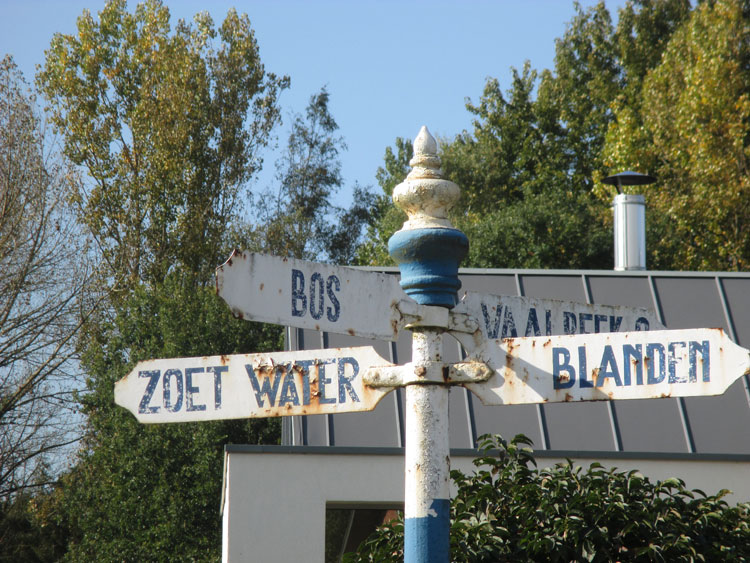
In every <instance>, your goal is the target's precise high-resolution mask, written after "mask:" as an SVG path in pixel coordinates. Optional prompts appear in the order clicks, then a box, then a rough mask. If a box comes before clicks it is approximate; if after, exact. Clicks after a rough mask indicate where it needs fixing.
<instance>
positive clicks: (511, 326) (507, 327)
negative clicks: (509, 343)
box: [500, 307, 518, 338]
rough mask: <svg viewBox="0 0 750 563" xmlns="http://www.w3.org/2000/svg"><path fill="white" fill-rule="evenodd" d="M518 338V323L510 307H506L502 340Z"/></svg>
mask: <svg viewBox="0 0 750 563" xmlns="http://www.w3.org/2000/svg"><path fill="white" fill-rule="evenodd" d="M509 336H510V337H511V338H516V337H517V336H518V331H517V330H516V322H515V321H514V320H513V313H512V312H511V310H510V308H509V307H505V310H504V311H503V333H502V335H501V336H500V337H501V338H508V337H509Z"/></svg>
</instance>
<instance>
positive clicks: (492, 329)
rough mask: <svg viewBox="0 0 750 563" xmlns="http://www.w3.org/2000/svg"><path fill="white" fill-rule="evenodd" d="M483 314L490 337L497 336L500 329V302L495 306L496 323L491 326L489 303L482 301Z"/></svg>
mask: <svg viewBox="0 0 750 563" xmlns="http://www.w3.org/2000/svg"><path fill="white" fill-rule="evenodd" d="M482 315H484V326H485V328H486V329H487V337H488V338H497V333H498V332H499V331H500V303H498V304H497V307H496V308H495V324H494V325H492V326H490V313H489V311H487V305H485V304H484V303H482Z"/></svg>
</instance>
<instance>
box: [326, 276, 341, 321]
mask: <svg viewBox="0 0 750 563" xmlns="http://www.w3.org/2000/svg"><path fill="white" fill-rule="evenodd" d="M334 284H335V285H334ZM334 287H335V288H336V289H335V291H341V282H340V281H339V279H338V278H337V277H336V276H328V280H327V281H326V292H327V293H328V299H330V301H331V305H333V309H331V307H328V309H327V312H326V317H328V320H329V321H331V322H332V323H335V322H336V321H337V320H339V314H341V304H340V303H339V300H338V298H337V297H336V294H335V293H334Z"/></svg>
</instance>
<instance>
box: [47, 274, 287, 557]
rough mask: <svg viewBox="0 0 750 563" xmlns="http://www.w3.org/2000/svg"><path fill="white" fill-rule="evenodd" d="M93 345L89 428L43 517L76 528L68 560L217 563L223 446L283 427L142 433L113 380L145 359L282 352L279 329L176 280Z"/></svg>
mask: <svg viewBox="0 0 750 563" xmlns="http://www.w3.org/2000/svg"><path fill="white" fill-rule="evenodd" d="M186 280H187V281H186ZM91 338H92V340H93V341H92V342H91V344H90V345H89V347H88V348H87V352H86V356H85V357H84V363H85V365H86V368H87V374H88V378H89V379H88V385H89V389H90V392H89V393H87V394H86V395H84V396H82V398H81V400H82V404H83V412H84V414H85V415H86V416H87V420H88V428H89V432H88V433H87V434H86V436H85V438H84V449H83V450H82V452H81V454H80V459H79V461H78V463H77V464H76V466H75V467H74V468H73V469H72V470H71V471H70V472H69V473H68V474H67V475H65V476H64V477H63V479H62V480H61V482H60V483H59V485H58V487H57V488H56V490H55V491H54V493H53V494H52V495H50V496H49V497H48V498H47V499H45V500H44V502H41V503H40V504H41V506H40V508H39V513H38V515H37V516H38V518H39V520H40V521H41V522H42V524H44V525H48V524H49V525H58V526H61V527H63V528H65V529H67V530H69V534H70V537H69V538H68V553H67V558H68V559H69V560H71V561H111V560H127V561H137V560H172V559H174V558H179V559H185V560H207V561H208V560H218V557H219V555H218V554H219V552H220V545H221V526H220V525H219V522H220V521H221V516H220V512H219V510H220V502H219V501H220V499H221V484H222V467H223V447H224V444H226V443H232V442H234V443H277V442H278V440H279V438H280V425H279V423H278V420H275V419H269V420H260V421H220V422H213V423H189V424H167V425H164V424H160V425H149V426H144V425H142V424H140V423H138V422H137V421H136V420H135V418H134V417H133V416H132V415H131V414H130V413H128V412H127V411H125V410H124V409H122V408H121V407H119V406H117V405H115V403H114V396H113V391H114V383H115V381H117V380H118V379H120V378H122V377H124V376H125V375H127V373H128V372H129V371H130V370H131V369H132V367H133V365H134V363H135V362H137V361H140V360H145V359H151V358H155V357H186V356H201V355H215V354H231V353H240V352H242V353H244V352H248V351H264V350H273V349H278V348H279V346H280V345H281V342H280V341H279V340H280V331H279V330H278V329H275V328H273V327H267V326H265V325H259V324H256V323H249V322H247V321H242V320H238V319H234V318H232V316H231V314H230V313H229V310H228V308H227V307H226V305H225V304H224V303H223V302H222V301H221V300H220V299H219V298H218V297H217V296H216V295H215V294H214V292H213V291H212V290H211V289H207V288H200V289H197V290H196V288H195V287H194V286H193V284H192V283H191V282H190V276H185V277H182V276H179V275H178V274H176V273H175V274H170V275H169V276H168V278H167V280H165V283H164V285H163V286H160V287H159V288H158V289H153V288H147V287H145V286H144V285H139V286H138V287H136V288H135V291H134V293H133V296H132V297H131V298H130V299H128V300H127V302H126V303H125V304H124V305H123V307H122V309H120V310H119V311H118V314H117V315H116V316H115V318H114V321H113V322H112V323H111V324H109V323H103V324H101V325H100V326H98V327H97V332H96V333H94V334H92V336H91Z"/></svg>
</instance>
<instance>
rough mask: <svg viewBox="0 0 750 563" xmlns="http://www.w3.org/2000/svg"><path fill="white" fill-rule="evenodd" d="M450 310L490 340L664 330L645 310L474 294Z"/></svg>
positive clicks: (471, 293)
mask: <svg viewBox="0 0 750 563" xmlns="http://www.w3.org/2000/svg"><path fill="white" fill-rule="evenodd" d="M453 310H454V311H455V312H465V313H467V314H468V315H469V316H471V317H474V318H475V319H476V320H477V321H479V324H480V326H481V327H482V332H483V335H484V337H485V338H489V339H495V338H515V337H518V336H550V335H553V334H592V333H599V332H627V331H633V330H658V329H663V328H664V325H662V324H661V323H660V322H659V319H658V318H657V317H656V315H655V314H654V312H653V311H650V310H648V309H641V308H636V307H624V306H610V305H598V304H588V303H577V302H574V301H558V300H555V299H535V298H532V297H518V296H508V295H490V294H484V293H477V292H473V291H467V292H466V293H465V295H464V296H463V298H462V299H461V302H460V303H459V305H458V306H456V307H455V308H454V309H453Z"/></svg>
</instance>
